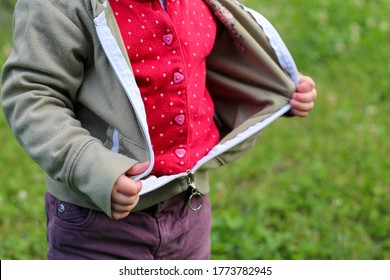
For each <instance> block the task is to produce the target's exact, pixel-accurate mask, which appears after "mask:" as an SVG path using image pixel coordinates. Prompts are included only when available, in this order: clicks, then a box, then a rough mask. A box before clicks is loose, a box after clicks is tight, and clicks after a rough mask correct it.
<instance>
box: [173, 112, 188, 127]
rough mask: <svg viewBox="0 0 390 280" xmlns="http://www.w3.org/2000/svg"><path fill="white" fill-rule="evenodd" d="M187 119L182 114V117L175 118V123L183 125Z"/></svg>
mask: <svg viewBox="0 0 390 280" xmlns="http://www.w3.org/2000/svg"><path fill="white" fill-rule="evenodd" d="M185 119H186V117H185V116H184V114H180V115H177V116H176V117H175V122H176V123H177V124H178V125H183V124H184V121H185Z"/></svg>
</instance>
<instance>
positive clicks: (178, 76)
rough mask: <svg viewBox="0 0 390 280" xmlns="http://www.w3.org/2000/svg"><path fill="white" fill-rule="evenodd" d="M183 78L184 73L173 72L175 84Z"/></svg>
mask: <svg viewBox="0 0 390 280" xmlns="http://www.w3.org/2000/svg"><path fill="white" fill-rule="evenodd" d="M183 80H184V75H183V74H181V73H179V72H176V73H175V74H173V81H174V82H175V84H178V83H180V82H182V81H183Z"/></svg>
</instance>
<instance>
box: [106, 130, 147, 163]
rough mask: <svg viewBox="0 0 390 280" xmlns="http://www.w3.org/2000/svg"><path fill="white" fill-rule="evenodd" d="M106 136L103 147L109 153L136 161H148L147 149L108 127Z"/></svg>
mask: <svg viewBox="0 0 390 280" xmlns="http://www.w3.org/2000/svg"><path fill="white" fill-rule="evenodd" d="M106 135H107V138H106V141H105V143H104V146H105V147H107V148H108V149H110V150H111V151H113V152H115V153H120V154H123V155H125V156H127V157H129V158H132V159H135V160H138V161H146V160H149V152H148V150H147V148H145V147H144V146H142V145H140V144H138V143H136V142H134V141H132V140H131V139H128V138H126V137H124V136H123V135H122V134H121V133H120V132H119V130H118V129H116V128H114V127H112V126H110V127H109V128H108V130H107V133H106Z"/></svg>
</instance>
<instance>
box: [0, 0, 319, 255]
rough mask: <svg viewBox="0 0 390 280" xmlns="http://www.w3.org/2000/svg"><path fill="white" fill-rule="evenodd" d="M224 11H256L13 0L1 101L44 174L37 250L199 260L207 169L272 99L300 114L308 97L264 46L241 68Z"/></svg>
mask: <svg viewBox="0 0 390 280" xmlns="http://www.w3.org/2000/svg"><path fill="white" fill-rule="evenodd" d="M220 2H223V3H224V5H226V7H223V6H222V5H221V3H220ZM228 8H229V9H233V10H232V12H230V11H229V9H228ZM233 11H234V13H235V17H237V18H238V17H242V18H243V19H245V20H246V21H247V22H249V25H251V24H253V22H254V21H253V18H252V16H253V17H256V18H258V20H257V21H261V19H260V16H259V15H258V14H256V13H255V12H253V11H251V10H250V9H247V8H246V7H244V6H241V5H239V4H237V3H236V2H234V1H229V0H225V1H216V0H192V1H189V0H166V2H165V1H163V0H161V1H160V0H149V1H147V0H110V1H103V0H88V1H87V0H86V1H54V0H35V1H30V0H19V2H18V3H17V5H16V8H15V24H14V26H15V29H14V48H13V51H12V53H11V55H10V57H9V58H8V60H7V62H6V63H5V65H4V68H3V74H2V81H3V87H2V91H3V93H2V105H3V108H4V113H5V115H6V118H7V120H8V122H9V124H10V127H11V129H12V130H13V132H14V134H15V136H16V138H17V139H18V141H19V142H20V143H21V145H22V146H23V147H24V148H25V149H26V151H27V152H28V153H29V155H30V156H31V157H32V158H33V159H34V160H35V161H37V162H38V163H39V164H40V165H41V166H42V168H43V169H44V170H45V172H46V174H47V177H46V178H47V179H46V183H47V194H46V211H47V217H48V223H47V235H48V253H47V257H48V258H49V259H209V258H210V230H211V210H210V203H209V199H208V196H207V193H208V191H209V185H208V182H207V169H209V168H213V167H216V166H219V165H221V164H225V163H227V162H229V161H232V160H234V159H235V158H237V157H239V156H241V155H242V154H243V153H245V152H246V151H247V150H248V149H249V148H250V147H251V146H253V144H254V142H255V140H256V135H257V132H256V133H252V134H250V133H249V134H248V136H247V137H245V138H244V139H242V140H237V139H239V138H237V136H239V137H241V136H242V135H246V134H247V132H248V131H250V129H249V130H248V128H251V127H252V125H255V124H257V123H261V121H262V120H264V119H266V118H267V117H268V116H272V115H274V112H275V111H276V112H278V114H283V113H284V112H285V111H286V110H287V109H288V108H290V107H288V106H289V105H286V106H283V105H284V104H287V103H288V102H289V103H290V105H291V110H290V113H291V114H293V115H296V116H300V117H305V116H306V115H307V114H308V113H309V111H310V110H311V109H312V108H313V102H314V100H315V99H316V90H315V85H314V82H313V80H312V79H311V78H310V77H306V76H302V75H300V76H299V78H297V77H298V76H297V74H296V72H295V69H294V67H292V68H291V67H290V69H289V75H290V76H291V77H289V76H288V75H287V74H286V73H285V72H283V71H281V70H280V69H279V67H276V66H275V65H277V63H275V62H273V61H274V60H275V61H277V58H276V56H278V53H277V52H275V53H274V52H273V51H268V52H269V53H270V56H271V57H273V59H274V60H272V59H271V60H270V59H269V58H268V56H267V55H262V56H264V61H268V62H267V63H268V64H269V65H271V66H270V67H268V68H269V69H268V68H267V71H264V73H262V72H257V68H253V69H252V68H251V67H252V66H253V67H255V66H256V65H257V64H262V63H263V60H262V59H259V60H258V61H259V63H257V64H256V63H255V62H254V61H256V59H255V58H256V57H257V55H258V54H257V52H253V53H250V49H251V48H250V46H252V45H251V44H248V47H247V45H245V44H246V41H248V40H249V39H246V38H247V36H246V35H245V34H246V33H245V34H244V31H245V30H246V28H244V29H243V30H244V31H242V30H241V29H239V27H238V24H236V23H234V17H233V15H232V13H233ZM232 22H233V23H232ZM255 25H256V26H258V23H256V24H255ZM240 30H241V31H240ZM259 30H260V29H259ZM259 33H260V31H259ZM271 33H272V32H271ZM233 37H235V38H236V39H235V40H232V39H231V38H233ZM255 37H256V36H255ZM231 41H235V42H234V43H232V44H230V43H229V42H231ZM257 41H261V39H258V40H257ZM227 42H228V43H227ZM240 44H243V45H242V46H241V49H242V51H240V50H241V49H240ZM254 45H256V44H254ZM237 47H238V48H237ZM219 49H221V51H219ZM248 53H250V54H251V56H249V55H248ZM223 55H224V56H223ZM275 55H276V56H275ZM279 55H285V54H283V53H279ZM222 56H223V58H221V57H222ZM245 57H249V59H248V60H245ZM279 60H280V59H279ZM242 61H244V62H242ZM286 61H287V62H290V66H291V65H292V63H291V61H289V59H288V56H287V59H286ZM229 62H231V63H230V64H229ZM240 63H241V64H240ZM252 64H253V65H252ZM255 64H256V65H255ZM281 64H282V63H281ZM229 65H230V66H232V68H229ZM286 68H287V67H286ZM246 69H249V71H248V72H245V74H243V75H241V76H240V73H242V72H244V71H246ZM259 71H260V70H259ZM233 72H234V74H232V75H230V73H233ZM286 72H288V70H286ZM221 73H222V74H221ZM270 73H271V74H270ZM275 73H277V74H275ZM229 75H230V76H229ZM221 76H226V77H228V78H227V79H224V78H222V77H221ZM252 76H253V77H252ZM206 77H207V81H206ZM257 79H261V80H262V81H264V82H265V83H266V86H265V87H264V88H265V89H263V91H264V95H258V94H252V91H256V90H254V88H255V86H253V85H252V84H248V82H247V80H257ZM294 79H295V80H296V87H295V85H294V83H293V82H292V80H294ZM206 85H207V86H206ZM233 85H234V86H233ZM233 88H234V90H233ZM294 91H295V92H294ZM274 92H284V95H283V94H281V95H277V94H274ZM290 97H291V101H289V100H290ZM280 110H282V111H280ZM283 110H284V111H283ZM234 141H236V142H234ZM231 143H233V144H231ZM224 145H227V147H228V148H223V149H222V152H221V151H218V150H217V149H214V148H216V147H226V146H224ZM229 145H230V146H229ZM214 153H215V154H216V156H211V155H213V154H214ZM141 179H142V180H141Z"/></svg>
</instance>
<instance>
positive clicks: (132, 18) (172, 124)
mask: <svg viewBox="0 0 390 280" xmlns="http://www.w3.org/2000/svg"><path fill="white" fill-rule="evenodd" d="M110 5H111V7H112V9H113V11H114V14H115V17H116V20H117V22H118V25H119V28H120V30H121V34H122V37H123V41H124V43H125V46H126V48H127V52H128V56H129V59H130V62H131V65H132V69H133V72H134V75H135V78H136V81H137V84H138V86H139V88H140V91H141V95H142V98H143V101H144V104H145V110H146V114H147V121H148V127H149V133H150V136H151V141H152V145H153V151H154V153H155V163H154V164H155V165H154V169H153V171H152V174H154V175H157V176H160V175H169V174H175V173H180V172H183V171H186V170H188V169H191V168H192V166H194V164H195V163H196V162H197V161H198V160H199V159H201V158H202V156H204V155H205V154H207V153H208V152H209V150H210V149H211V148H212V147H213V146H214V145H216V144H217V143H218V140H219V132H218V129H217V127H216V125H215V123H214V120H213V115H214V106H213V102H212V100H211V97H210V95H209V92H208V90H207V88H206V57H207V55H208V54H209V53H210V52H211V50H212V47H213V45H214V40H215V36H216V31H217V23H216V19H215V18H214V16H213V15H212V13H211V11H210V10H209V8H208V7H207V5H206V4H205V3H204V2H203V1H202V0H191V1H189V0H167V1H166V9H164V7H163V6H162V4H161V2H160V1H159V0H152V1H142V0H111V1H110Z"/></svg>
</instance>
